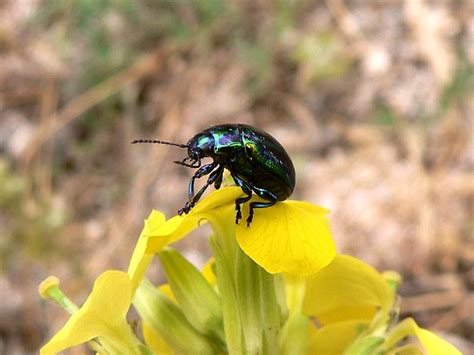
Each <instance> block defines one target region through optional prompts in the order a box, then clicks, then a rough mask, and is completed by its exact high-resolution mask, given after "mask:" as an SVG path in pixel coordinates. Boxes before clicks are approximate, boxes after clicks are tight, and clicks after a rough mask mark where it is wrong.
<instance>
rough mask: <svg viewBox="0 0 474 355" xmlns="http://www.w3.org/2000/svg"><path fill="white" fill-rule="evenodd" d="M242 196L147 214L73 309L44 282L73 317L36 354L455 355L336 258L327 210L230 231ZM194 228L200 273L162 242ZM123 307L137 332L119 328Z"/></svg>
mask: <svg viewBox="0 0 474 355" xmlns="http://www.w3.org/2000/svg"><path fill="white" fill-rule="evenodd" d="M241 194H242V191H241V190H240V188H237V187H225V188H222V189H220V190H218V191H215V192H213V193H211V194H210V195H209V196H208V197H206V198H205V199H203V200H202V201H201V202H200V203H199V204H197V205H196V207H195V208H194V209H193V210H192V211H191V212H190V213H189V214H187V215H185V216H175V217H173V218H171V219H168V220H166V219H165V217H164V215H163V214H162V213H160V212H158V211H153V212H152V213H151V214H150V216H149V217H148V219H146V220H145V226H144V228H143V231H142V233H141V235H140V237H139V239H138V242H137V245H136V247H135V250H134V252H133V255H132V257H131V261H130V264H129V268H128V272H121V271H113V270H109V271H106V272H104V273H103V274H102V275H101V276H99V278H98V279H97V280H96V282H95V284H94V287H93V290H92V292H91V294H90V295H89V297H88V299H87V300H86V302H85V303H84V304H83V305H82V307H80V308H77V307H76V306H75V305H74V304H73V303H72V302H71V301H70V300H69V299H68V298H67V297H66V296H65V295H64V294H63V293H62V292H61V290H60V289H59V281H58V280H57V279H55V278H48V279H47V280H45V281H44V282H43V283H42V285H41V286H40V293H41V295H42V296H43V297H45V298H52V299H54V300H56V301H57V302H58V303H59V304H60V305H62V306H63V307H64V308H65V309H66V310H68V311H69V312H70V313H72V315H71V317H70V318H69V320H68V321H67V322H66V324H65V325H64V326H63V328H62V329H60V330H59V331H58V332H57V333H56V335H54V336H53V337H52V338H51V339H50V341H49V342H48V343H47V344H45V345H44V346H43V348H42V349H41V354H54V353H57V352H60V351H62V350H64V349H66V348H69V347H73V346H75V345H78V344H81V343H87V344H88V345H89V346H90V347H91V348H92V349H93V350H94V351H96V352H97V353H100V354H152V353H155V354H168V353H169V354H173V353H185V354H187V353H190V354H226V353H228V354H244V353H245V354H248V353H249V354H280V353H281V354H421V353H423V352H425V353H429V354H447V355H449V354H460V352H459V351H458V350H457V349H455V348H454V347H453V346H452V345H450V344H449V343H447V342H446V341H444V340H443V339H441V338H439V337H438V336H436V335H435V334H434V333H432V332H430V331H428V330H426V329H423V328H420V327H418V326H417V324H416V323H415V321H414V320H413V319H411V318H408V319H405V320H403V321H401V322H398V306H397V304H398V303H397V296H396V290H397V286H398V284H399V281H400V280H399V276H398V275H397V274H396V273H393V272H388V273H383V274H380V273H379V272H377V271H376V270H375V269H373V268H372V267H371V266H369V265H367V264H366V263H364V262H362V261H360V260H358V259H355V258H353V257H351V256H347V255H339V254H337V253H336V248H335V245H334V241H333V239H332V236H331V232H330V228H329V223H328V220H327V213H328V211H327V210H325V209H323V208H321V207H317V206H314V205H312V204H310V203H307V202H299V201H284V202H281V203H278V204H277V205H275V206H273V207H271V208H266V209H260V210H258V212H257V215H256V218H255V219H254V221H253V223H252V225H251V227H250V228H247V227H246V225H244V224H241V225H236V224H235V211H234V201H235V199H236V198H238V197H240V196H241ZM243 213H244V214H245V213H248V207H247V210H246V207H245V206H244V208H243ZM203 223H210V224H211V226H212V229H213V235H212V236H211V237H210V245H211V249H212V252H213V255H214V257H213V258H212V259H211V260H210V261H209V263H208V264H207V265H206V267H205V268H204V269H203V270H198V269H196V268H195V267H194V266H193V265H192V264H191V263H190V262H188V261H187V260H186V259H185V258H184V257H182V256H181V255H180V254H179V253H178V252H177V251H176V250H174V249H172V248H171V247H169V245H170V244H172V243H173V242H176V241H177V240H179V239H181V238H183V237H185V236H186V235H188V234H189V233H190V232H191V231H192V230H193V229H195V228H197V227H198V226H199V225H200V224H203ZM155 256H157V257H158V258H159V261H160V263H161V265H162V267H163V269H164V271H165V274H166V277H167V280H168V283H167V284H164V285H161V286H159V287H155V286H154V285H152V284H151V283H150V282H149V281H147V280H146V279H145V278H144V274H145V272H146V270H147V268H148V267H149V265H150V262H151V260H152V259H153V258H154V257H155ZM132 304H133V306H134V307H135V309H136V311H137V312H138V314H139V315H140V317H141V320H142V326H141V330H142V331H141V332H140V334H135V332H134V331H132V328H131V327H130V326H129V324H128V323H127V320H126V314H127V312H128V310H129V308H130V306H131V305H132ZM407 337H411V338H412V339H411V340H413V339H415V340H414V341H406V339H407Z"/></svg>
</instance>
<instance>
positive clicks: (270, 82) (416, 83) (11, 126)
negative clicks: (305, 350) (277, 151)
mask: <svg viewBox="0 0 474 355" xmlns="http://www.w3.org/2000/svg"><path fill="white" fill-rule="evenodd" d="M473 83H474V1H472V0H452V1H448V0H446V1H437V0H425V1H423V0H412V1H410V0H407V1H402V0H378V1H375V0H374V1H364V0H358V1H357V0H319V1H316V0H311V1H310V0H286V1H285V0H257V1H255V0H240V1H225V0H194V1H190V0H177V1H171V0H168V1H166V0H141V1H134V0H115V1H107V0H71V1H67V0H0V299H1V301H0V353H3V354H24V353H31V352H36V351H37V349H38V348H39V347H40V345H41V344H42V343H44V342H45V340H47V339H48V338H49V337H50V336H52V334H54V332H55V331H56V330H57V329H58V328H59V327H60V326H61V325H62V324H63V323H64V321H65V320H66V319H67V315H66V314H65V313H64V312H63V311H62V310H61V309H59V307H57V306H56V305H54V304H52V303H48V302H45V301H43V300H41V299H40V297H39V296H38V294H37V286H38V284H39V282H40V281H41V280H42V279H43V278H45V277H46V276H48V275H50V274H54V275H56V276H58V277H59V278H60V279H61V280H62V288H63V290H64V291H65V292H66V293H67V294H68V295H69V296H70V297H71V298H72V299H73V300H74V301H75V302H77V303H78V304H81V303H82V302H83V301H84V299H85V298H86V296H87V294H88V293H89V291H90V288H91V286H92V283H93V281H94V279H95V278H96V277H97V276H98V275H99V274H100V273H101V272H102V271H104V270H106V269H111V268H117V269H122V270H126V268H127V265H128V261H129V258H130V255H131V252H132V250H133V247H134V244H135V242H136V240H137V237H138V235H139V232H140V231H141V228H142V225H143V219H144V218H146V217H147V216H148V214H149V213H150V211H151V209H152V208H156V209H159V210H161V211H163V212H165V213H166V215H167V216H168V217H170V216H172V215H174V214H175V213H176V211H177V209H179V208H180V207H182V206H183V204H184V202H185V201H186V189H187V183H188V181H189V178H190V177H191V175H192V171H191V170H190V169H186V168H184V167H181V166H177V165H175V164H173V160H177V159H182V158H183V157H184V154H185V152H184V151H183V150H181V149H179V148H173V147H168V146H158V145H142V146H136V145H134V146H132V145H130V144H129V142H130V141H131V140H133V139H136V138H155V139H163V140H169V141H175V142H182V143H185V142H186V141H187V140H188V139H189V138H191V137H192V136H193V135H194V134H195V133H197V132H199V131H200V130H202V129H204V128H207V127H209V126H211V125H214V124H219V123H227V122H230V123H237V122H242V123H247V124H251V125H254V126H257V127H260V128H262V129H264V130H266V131H268V132H270V133H271V134H272V135H273V136H275V137H276V138H277V139H278V140H279V141H280V142H281V143H282V144H283V145H284V146H285V147H286V149H287V150H288V152H289V153H290V155H291V156H292V158H293V160H294V163H295V166H296V171H297V188H296V191H295V193H294V195H293V197H292V198H294V199H303V200H308V201H311V202H313V203H315V204H318V205H322V206H325V207H327V208H329V209H330V210H331V211H332V213H331V221H332V228H333V232H334V236H335V239H336V241H337V244H338V249H339V252H342V253H349V254H352V255H354V256H357V257H359V258H362V259H363V260H365V261H367V262H369V263H371V264H372V265H374V266H375V267H377V268H378V269H379V270H384V269H393V270H397V271H398V272H400V273H401V274H402V275H403V277H404V283H403V286H402V288H401V290H400V292H401V294H402V296H403V300H402V303H401V306H402V313H403V315H404V316H408V315H413V316H415V317H416V319H417V320H418V321H419V323H420V324H421V325H422V326H424V327H429V328H431V329H434V330H435V331H437V332H438V333H441V334H442V335H444V336H446V337H448V338H449V339H450V340H451V341H452V342H454V343H455V344H456V345H457V346H459V347H461V348H462V349H464V350H465V351H466V353H468V351H469V349H470V348H471V350H472V345H473V341H474V314H473V304H474V296H473V295H474V292H473V288H474V271H473V261H474V239H473V233H472V230H473V204H472V203H473V192H474V186H473V185H474V179H473V165H474V141H473V117H474V96H473V93H474V91H473V88H474V84H473ZM207 232H208V230H206V229H204V230H200V231H198V232H197V233H195V235H193V236H192V237H191V238H189V239H186V240H184V241H182V242H180V243H179V245H178V247H179V249H180V250H182V251H183V253H184V254H185V255H186V256H187V257H189V258H191V259H192V260H193V261H194V262H195V263H196V264H197V265H202V264H203V263H204V261H205V260H206V258H207V257H208V255H209V251H208V245H207V240H206V234H207ZM150 277H151V278H153V279H154V280H155V281H159V279H160V277H161V276H160V272H159V269H158V265H157V264H156V265H155V267H153V268H152V270H151V274H150Z"/></svg>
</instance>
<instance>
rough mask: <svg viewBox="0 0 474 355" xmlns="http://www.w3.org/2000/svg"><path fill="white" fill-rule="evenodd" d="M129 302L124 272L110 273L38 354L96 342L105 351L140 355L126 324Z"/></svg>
mask: <svg viewBox="0 0 474 355" xmlns="http://www.w3.org/2000/svg"><path fill="white" fill-rule="evenodd" d="M131 301H132V283H131V281H130V278H129V277H128V275H127V274H126V273H124V272H120V271H113V270H109V271H106V272H104V273H103V274H102V275H100V276H99V278H98V279H97V280H96V282H95V284H94V288H93V289H92V292H91V294H90V295H89V297H88V298H87V300H86V302H85V303H84V305H83V306H82V307H81V308H80V309H79V310H78V311H77V312H76V313H74V314H73V315H72V316H71V317H70V318H69V320H68V321H67V323H66V324H65V325H64V326H63V328H62V329H61V330H59V332H57V333H56V335H55V336H54V337H53V338H51V340H50V341H49V342H48V343H47V344H46V345H44V346H43V347H42V348H41V351H40V353H41V354H45V355H46V354H55V353H58V352H60V351H63V350H64V349H67V348H70V347H72V346H75V345H78V344H81V343H85V342H88V341H91V340H93V339H97V341H98V344H99V345H100V347H102V348H103V349H104V351H108V352H112V353H128V354H139V353H140V347H141V345H142V344H141V343H140V342H139V341H138V340H137V339H136V338H135V336H134V335H133V333H132V331H131V329H130V326H129V325H128V323H127V320H126V314H127V311H128V309H129V307H130V304H131Z"/></svg>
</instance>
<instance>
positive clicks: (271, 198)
mask: <svg viewBox="0 0 474 355" xmlns="http://www.w3.org/2000/svg"><path fill="white" fill-rule="evenodd" d="M252 190H253V191H254V192H255V193H256V194H257V196H258V197H261V198H263V199H264V200H267V201H268V202H251V203H250V209H249V215H248V217H247V227H250V224H251V223H252V220H253V212H254V211H253V210H254V209H255V208H266V207H270V206H273V205H274V204H275V203H276V202H277V200H278V198H277V196H276V195H275V194H273V193H272V192H270V191H268V190H266V189H262V188H258V187H255V186H252Z"/></svg>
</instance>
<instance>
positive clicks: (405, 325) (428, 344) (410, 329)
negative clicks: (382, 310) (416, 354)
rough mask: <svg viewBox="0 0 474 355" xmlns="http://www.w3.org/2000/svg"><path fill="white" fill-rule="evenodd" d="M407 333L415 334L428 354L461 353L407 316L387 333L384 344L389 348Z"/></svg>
mask: <svg viewBox="0 0 474 355" xmlns="http://www.w3.org/2000/svg"><path fill="white" fill-rule="evenodd" d="M409 335H414V336H416V337H417V338H418V340H419V341H420V344H421V346H422V347H423V349H424V350H425V351H426V352H427V354H429V355H461V352H460V351H459V350H458V349H456V348H455V347H454V346H452V345H451V344H449V343H448V342H447V341H446V340H443V339H442V338H440V337H439V336H437V335H436V334H434V333H432V332H430V331H429V330H426V329H423V328H420V327H419V326H418V325H417V324H416V322H415V321H414V320H413V318H407V319H405V320H403V321H402V322H401V323H399V324H398V325H397V326H396V327H395V328H394V329H393V330H392V331H391V332H390V334H388V336H387V341H386V344H385V345H386V347H387V348H388V349H390V348H391V347H393V346H395V345H396V344H397V343H398V342H399V341H400V340H402V339H404V338H405V337H407V336H409Z"/></svg>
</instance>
